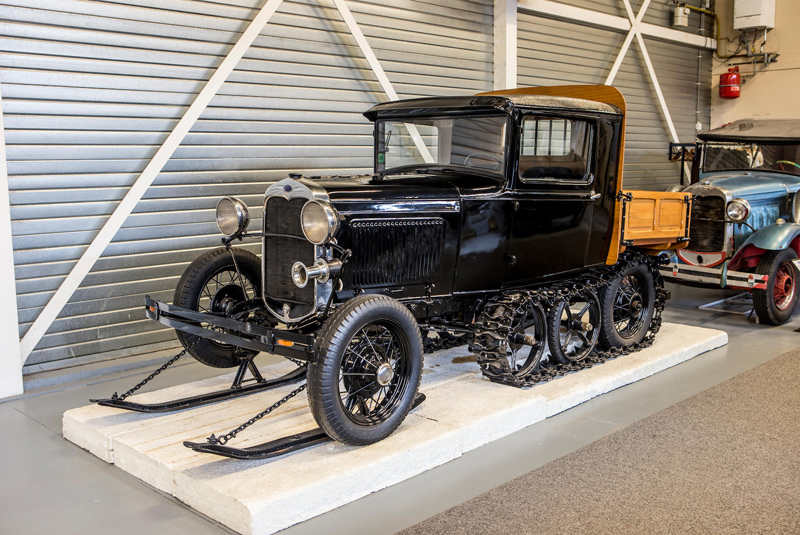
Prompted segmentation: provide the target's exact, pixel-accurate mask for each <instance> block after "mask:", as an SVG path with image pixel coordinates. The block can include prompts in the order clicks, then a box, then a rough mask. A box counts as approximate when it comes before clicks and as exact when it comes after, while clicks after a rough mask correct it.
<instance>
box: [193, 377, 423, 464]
mask: <svg viewBox="0 0 800 535" xmlns="http://www.w3.org/2000/svg"><path fill="white" fill-rule="evenodd" d="M423 401H425V394H422V393H419V394H417V397H415V398H414V403H413V404H412V405H411V410H414V409H416V408H417V407H419V405H420V404H421V403H422V402H423ZM331 441H333V439H332V438H331V437H329V436H328V435H327V434H325V431H323V430H322V429H320V428H316V429H312V430H310V431H304V432H302V433H298V434H296V435H289V436H286V437H282V438H279V439H276V440H271V441H269V442H265V443H263V444H257V445H255V446H250V447H248V448H234V447H232V446H223V445H222V444H214V443H211V442H188V441H186V442H184V443H183V445H184V446H186V447H187V448H190V449H192V450H194V451H198V452H200V453H211V454H214V455H220V456H222V457H230V458H232V459H251V460H256V459H274V458H275V457H281V456H283V455H287V454H289V453H292V452H295V451H298V450H302V449H305V448H310V447H312V446H318V445H319V444H325V443H326V442H331Z"/></svg>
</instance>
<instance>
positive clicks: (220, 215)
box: [217, 197, 250, 236]
mask: <svg viewBox="0 0 800 535" xmlns="http://www.w3.org/2000/svg"><path fill="white" fill-rule="evenodd" d="M249 224H250V213H249V212H248V211H247V206H246V205H245V204H244V203H243V202H242V201H241V200H239V199H237V198H236V197H224V198H223V199H220V201H219V202H218V203H217V226H218V227H219V230H220V232H222V233H223V234H225V235H226V236H233V235H234V234H238V233H240V232H243V231H245V230H247V225H249Z"/></svg>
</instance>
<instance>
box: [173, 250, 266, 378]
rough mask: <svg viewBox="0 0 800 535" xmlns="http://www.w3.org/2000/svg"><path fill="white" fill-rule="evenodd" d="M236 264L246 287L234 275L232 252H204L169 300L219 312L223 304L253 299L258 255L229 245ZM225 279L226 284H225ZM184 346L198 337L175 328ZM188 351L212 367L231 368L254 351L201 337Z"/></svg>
mask: <svg viewBox="0 0 800 535" xmlns="http://www.w3.org/2000/svg"><path fill="white" fill-rule="evenodd" d="M231 251H233V254H234V255H236V263H237V265H238V266H239V271H240V272H241V274H242V277H243V279H244V285H245V288H244V289H242V284H241V282H240V281H239V280H238V277H236V268H235V267H234V264H233V259H232V258H231V253H230V252H228V251H227V250H226V249H214V250H211V251H208V252H206V253H203V254H202V255H200V256H199V257H197V258H196V259H195V260H194V262H192V263H191V264H189V267H188V268H186V271H184V272H183V275H182V276H181V280H180V281H179V282H178V287H177V288H176V289H175V296H174V297H173V299H172V302H173V303H174V304H175V305H177V306H180V307H184V308H188V309H190V310H198V311H200V312H203V311H212V310H213V311H216V312H218V311H220V310H222V309H223V308H222V307H229V306H230V305H231V304H235V303H238V302H241V301H242V300H243V298H244V297H245V296H246V298H247V299H253V298H256V297H259V296H260V295H261V262H260V261H259V259H258V257H257V256H256V255H254V254H253V253H251V252H249V251H245V250H244V249H235V248H232V249H231ZM226 282H227V283H226ZM177 333H178V339H179V340H180V341H181V344H183V347H188V346H189V345H190V344H192V343H194V342H195V341H196V340H197V339H198V337H197V336H193V335H191V334H187V333H184V332H182V331H177ZM189 353H190V354H191V355H192V356H193V357H194V358H195V359H197V360H198V361H200V362H202V363H203V364H205V365H206V366H211V367H212V368H232V367H234V366H237V365H238V364H239V362H240V357H241V356H245V355H252V354H254V352H253V351H249V350H243V349H241V348H236V347H234V346H231V345H228V344H222V343H219V342H215V341H214V340H208V339H204V340H201V341H200V342H199V343H198V344H197V345H196V346H194V347H192V349H190V350H189Z"/></svg>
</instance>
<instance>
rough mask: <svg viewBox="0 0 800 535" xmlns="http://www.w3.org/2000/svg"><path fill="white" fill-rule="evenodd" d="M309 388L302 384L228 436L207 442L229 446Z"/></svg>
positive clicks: (214, 438) (210, 438) (212, 438)
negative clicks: (243, 433)
mask: <svg viewBox="0 0 800 535" xmlns="http://www.w3.org/2000/svg"><path fill="white" fill-rule="evenodd" d="M307 386H308V383H303V384H301V385H300V386H299V387H297V388H296V389H295V390H293V391H291V392H289V393H288V394H286V395H285V396H283V397H282V398H281V399H279V400H278V401H276V402H275V403H273V404H272V405H271V406H269V407H267V408H266V409H264V410H263V411H261V412H259V413H258V414H256V415H255V416H253V417H252V418H250V419H249V420H247V421H246V422H245V423H243V424H242V425H240V426H239V427H237V428H236V429H232V430H231V431H230V432H228V433H226V434H224V435H222V436H219V437H217V436H214V435H213V434H212V435H211V436H210V437H208V438H206V440H207V441H208V442H209V443H210V444H220V445H225V444H227V442H228V441H229V440H230V439H232V438H235V437H236V435H238V434H239V433H241V432H242V431H244V430H245V429H247V428H248V427H250V426H251V425H253V424H254V423H256V422H257V421H259V420H260V419H261V418H263V417H264V416H266V415H267V414H269V413H271V412H272V411H274V410H275V409H277V408H278V407H280V406H281V405H283V404H284V403H286V402H287V401H289V400H290V399H292V398H293V397H295V396H296V395H297V394H299V393H300V392H302V391H303V390H305V389H306V387H307Z"/></svg>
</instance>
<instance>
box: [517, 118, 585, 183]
mask: <svg viewBox="0 0 800 535" xmlns="http://www.w3.org/2000/svg"><path fill="white" fill-rule="evenodd" d="M593 130H594V128H593V125H592V123H591V122H589V121H585V120H581V119H564V118H554V117H525V118H524V120H523V123H522V136H521V139H522V141H521V143H522V146H521V147H520V157H519V178H520V180H521V181H522V182H523V183H565V184H587V183H588V182H590V181H591V173H590V169H591V161H590V160H591V151H592V139H593V135H592V134H593Z"/></svg>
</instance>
